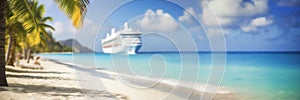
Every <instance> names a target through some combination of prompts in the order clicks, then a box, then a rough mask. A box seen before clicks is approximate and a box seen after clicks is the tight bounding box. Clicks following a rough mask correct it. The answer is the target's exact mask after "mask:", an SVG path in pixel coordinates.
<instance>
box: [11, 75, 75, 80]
mask: <svg viewBox="0 0 300 100" xmlns="http://www.w3.org/2000/svg"><path fill="white" fill-rule="evenodd" d="M6 77H15V78H26V79H59V80H73V79H70V78H62V77H52V76H47V77H45V76H31V75H13V74H6Z"/></svg>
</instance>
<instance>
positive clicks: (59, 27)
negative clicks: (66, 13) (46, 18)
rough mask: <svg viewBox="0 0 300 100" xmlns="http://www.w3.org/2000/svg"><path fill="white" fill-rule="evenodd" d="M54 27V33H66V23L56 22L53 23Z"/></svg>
mask: <svg viewBox="0 0 300 100" xmlns="http://www.w3.org/2000/svg"><path fill="white" fill-rule="evenodd" d="M53 27H54V28H55V31H54V34H62V33H64V31H65V30H64V29H65V28H64V25H63V23H62V22H55V23H54V24H53Z"/></svg>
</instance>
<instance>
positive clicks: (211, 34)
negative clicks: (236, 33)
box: [206, 27, 230, 37]
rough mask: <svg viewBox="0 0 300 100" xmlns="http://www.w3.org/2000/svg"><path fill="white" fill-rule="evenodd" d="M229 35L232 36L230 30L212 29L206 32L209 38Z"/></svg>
mask: <svg viewBox="0 0 300 100" xmlns="http://www.w3.org/2000/svg"><path fill="white" fill-rule="evenodd" d="M227 34H230V32H229V30H226V29H221V28H218V27H211V28H208V29H207V30H206V35H207V36H209V37H217V36H224V35H227Z"/></svg>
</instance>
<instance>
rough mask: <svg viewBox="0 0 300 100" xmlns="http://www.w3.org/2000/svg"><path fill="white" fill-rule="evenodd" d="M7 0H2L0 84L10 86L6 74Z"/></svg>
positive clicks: (0, 19) (0, 3)
mask: <svg viewBox="0 0 300 100" xmlns="http://www.w3.org/2000/svg"><path fill="white" fill-rule="evenodd" d="M6 7H7V0H1V1H0V86H8V84H7V81H6V76H5V50H4V46H5V30H6V27H5V20H6V19H5V11H6Z"/></svg>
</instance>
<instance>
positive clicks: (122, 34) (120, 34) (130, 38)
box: [101, 23, 142, 54]
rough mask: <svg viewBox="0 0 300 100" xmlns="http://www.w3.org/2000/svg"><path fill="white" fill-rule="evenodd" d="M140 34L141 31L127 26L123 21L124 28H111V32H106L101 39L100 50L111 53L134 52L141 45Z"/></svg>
mask: <svg viewBox="0 0 300 100" xmlns="http://www.w3.org/2000/svg"><path fill="white" fill-rule="evenodd" d="M140 35H142V32H139V31H136V30H133V29H131V28H129V26H128V23H125V24H124V28H123V29H121V30H119V31H116V29H115V28H112V29H111V33H107V34H106V37H105V38H104V39H102V41H101V43H102V51H103V52H104V53H112V54H115V53H120V54H136V52H137V51H138V50H139V49H140V47H141V46H142V40H141V37H140Z"/></svg>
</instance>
